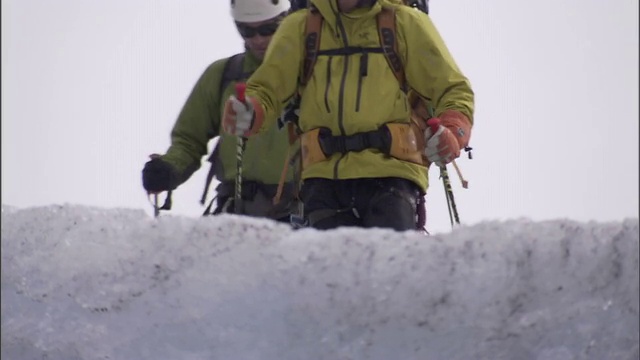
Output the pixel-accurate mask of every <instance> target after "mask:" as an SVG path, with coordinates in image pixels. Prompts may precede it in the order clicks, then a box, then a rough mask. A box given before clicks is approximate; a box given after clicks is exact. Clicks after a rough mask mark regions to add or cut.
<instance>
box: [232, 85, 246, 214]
mask: <svg viewBox="0 0 640 360" xmlns="http://www.w3.org/2000/svg"><path fill="white" fill-rule="evenodd" d="M246 89H247V84H245V83H242V82H239V83H236V85H235V90H236V98H237V99H238V100H240V102H242V103H243V104H245V106H246V98H245V96H244V93H245V90H246ZM245 147H246V139H245V138H244V137H242V136H236V184H235V198H234V200H235V201H234V212H235V213H236V214H242V213H243V212H244V204H242V158H243V157H244V149H245Z"/></svg>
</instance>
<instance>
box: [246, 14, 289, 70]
mask: <svg viewBox="0 0 640 360" xmlns="http://www.w3.org/2000/svg"><path fill="white" fill-rule="evenodd" d="M280 20H281V18H280V17H278V18H275V19H270V20H265V21H260V22H253V23H237V24H236V26H237V27H238V32H240V36H242V38H243V39H244V41H245V44H246V46H247V48H248V49H249V51H250V52H251V53H252V54H253V55H254V56H256V57H257V58H258V59H260V60H262V59H264V54H265V53H266V52H267V47H268V46H269V42H271V37H272V36H273V34H274V33H275V32H276V29H277V28H278V25H279V24H280Z"/></svg>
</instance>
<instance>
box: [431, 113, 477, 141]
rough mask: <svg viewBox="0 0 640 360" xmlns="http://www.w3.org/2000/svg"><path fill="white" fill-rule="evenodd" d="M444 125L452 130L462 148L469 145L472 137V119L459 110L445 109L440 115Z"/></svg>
mask: <svg viewBox="0 0 640 360" xmlns="http://www.w3.org/2000/svg"><path fill="white" fill-rule="evenodd" d="M439 118H440V121H441V124H442V126H444V127H446V128H447V129H449V130H451V132H452V133H453V135H454V136H455V137H456V139H457V140H458V144H459V145H460V149H463V148H464V147H466V146H468V145H469V140H470V138H471V121H469V118H467V116H466V115H464V114H463V113H461V112H460V111H458V110H445V111H444V112H443V113H442V114H440V116H439Z"/></svg>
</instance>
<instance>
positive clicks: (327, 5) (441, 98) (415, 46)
mask: <svg viewBox="0 0 640 360" xmlns="http://www.w3.org/2000/svg"><path fill="white" fill-rule="evenodd" d="M311 2H312V3H313V4H314V5H315V6H316V7H317V9H318V10H319V12H320V13H321V15H322V16H323V18H324V22H323V26H322V30H321V34H320V50H325V49H335V48H339V47H343V46H361V47H378V46H380V41H379V38H378V29H377V20H376V14H377V13H378V12H380V11H381V6H383V5H384V6H395V7H397V11H396V28H397V29H396V33H397V39H398V42H399V44H398V50H399V55H400V57H401V59H402V61H403V64H404V67H405V75H406V78H407V83H408V85H409V87H410V88H411V89H412V90H413V91H414V92H416V93H417V94H419V95H420V96H421V97H422V98H424V99H428V100H429V101H430V103H431V104H432V105H433V106H434V109H435V115H436V116H438V115H439V114H441V113H442V112H444V111H445V110H457V111H460V112H461V113H463V114H464V115H466V116H467V117H468V118H469V120H470V121H471V122H473V106H474V94H473V91H472V90H471V86H470V84H469V81H468V79H467V78H466V77H465V76H464V75H463V74H462V73H461V71H460V70H459V69H458V66H457V65H456V63H455V61H454V60H453V58H452V56H451V54H450V53H449V51H448V50H447V48H446V46H445V44H444V42H443V40H442V39H441V37H440V35H439V33H438V31H437V30H436V28H435V27H434V25H433V23H432V22H431V19H430V18H429V16H428V15H426V14H424V13H422V12H420V11H418V10H415V9H412V8H410V7H407V6H402V5H397V4H395V3H394V2H393V1H392V0H379V1H378V2H376V4H375V5H374V6H373V7H371V8H367V9H357V10H355V11H353V12H351V13H348V14H344V13H340V12H338V10H337V9H338V7H337V4H336V0H311ZM307 11H308V10H306V9H304V10H300V11H297V12H295V13H293V14H290V15H289V16H287V17H286V18H285V19H284V21H283V22H282V24H281V25H280V27H279V28H278V31H277V32H276V33H275V34H274V37H273V39H272V40H271V43H270V45H269V49H268V51H267V54H266V56H265V59H264V61H263V63H262V65H261V66H260V67H259V68H258V70H257V71H256V72H255V73H254V74H253V75H252V76H251V78H250V79H249V80H248V82H247V90H246V95H247V96H248V97H251V98H253V99H254V100H257V102H259V104H260V109H258V110H257V114H258V118H257V122H258V123H260V122H262V125H261V129H260V131H264V130H265V129H266V128H268V127H270V126H274V123H275V120H276V118H277V117H278V115H279V114H280V113H281V111H282V109H283V108H284V106H285V105H286V104H287V102H288V101H289V100H290V99H291V98H292V97H293V96H294V95H295V94H296V93H297V92H298V91H300V94H301V103H300V120H299V127H300V129H301V130H302V131H309V130H312V129H315V128H318V127H327V128H329V129H331V131H332V133H333V134H334V135H352V134H355V133H359V132H364V131H371V130H375V129H377V128H379V127H380V126H381V125H383V124H385V123H388V122H409V118H410V110H411V109H410V106H409V103H408V99H407V95H406V94H405V93H404V92H403V91H402V89H401V88H400V86H399V83H398V81H397V79H396V77H395V76H394V73H393V71H392V70H391V68H390V67H389V65H388V63H387V60H386V58H385V56H384V54H382V53H370V54H368V60H367V67H368V71H367V75H366V76H361V72H360V66H361V55H360V54H356V55H349V56H345V55H338V56H318V58H317V61H316V65H315V68H314V71H313V75H312V77H311V78H310V79H309V82H308V84H307V85H306V86H305V87H304V88H300V89H299V83H298V79H299V76H300V72H301V67H302V63H303V60H304V59H303V57H304V36H305V24H306V16H307ZM260 117H263V118H262V119H261V118H260ZM314 177H319V178H328V179H354V178H377V177H401V178H405V179H408V180H411V181H413V182H415V183H416V184H418V185H419V186H420V187H421V188H422V190H424V191H426V189H427V186H428V180H427V177H428V172H427V169H426V168H425V167H424V166H420V165H417V164H415V163H411V162H407V161H402V160H398V159H396V158H393V157H389V156H387V155H385V154H383V153H381V152H380V151H379V150H377V149H367V150H364V151H361V152H348V153H346V154H340V153H336V154H334V155H332V156H331V157H329V158H328V159H327V160H325V161H321V162H318V163H315V164H313V165H311V166H309V167H307V168H305V169H303V172H302V178H303V179H306V178H314Z"/></svg>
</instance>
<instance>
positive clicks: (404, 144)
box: [300, 121, 426, 168]
mask: <svg viewBox="0 0 640 360" xmlns="http://www.w3.org/2000/svg"><path fill="white" fill-rule="evenodd" d="M419 123H420V122H418V121H412V122H411V123H409V124H407V123H387V124H384V125H383V126H381V127H380V128H378V129H377V130H372V131H367V132H360V133H355V134H353V135H344V136H341V135H333V134H332V133H331V130H330V129H328V128H316V129H313V130H311V131H307V132H305V133H303V134H302V135H301V137H300V141H301V146H302V166H303V168H306V167H308V166H310V165H313V164H315V163H318V162H320V161H323V160H326V159H327V158H329V157H331V156H332V155H333V154H336V153H341V154H346V153H348V152H360V151H363V150H366V149H377V150H379V151H380V152H382V153H383V154H386V155H389V156H391V157H394V158H396V159H398V160H403V161H409V162H412V163H415V164H419V165H423V166H426V162H425V159H424V156H423V154H422V151H421V149H423V148H424V147H420V145H421V144H424V139H423V136H424V135H422V134H423V132H422V130H420V127H419V125H418V124H419Z"/></svg>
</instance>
